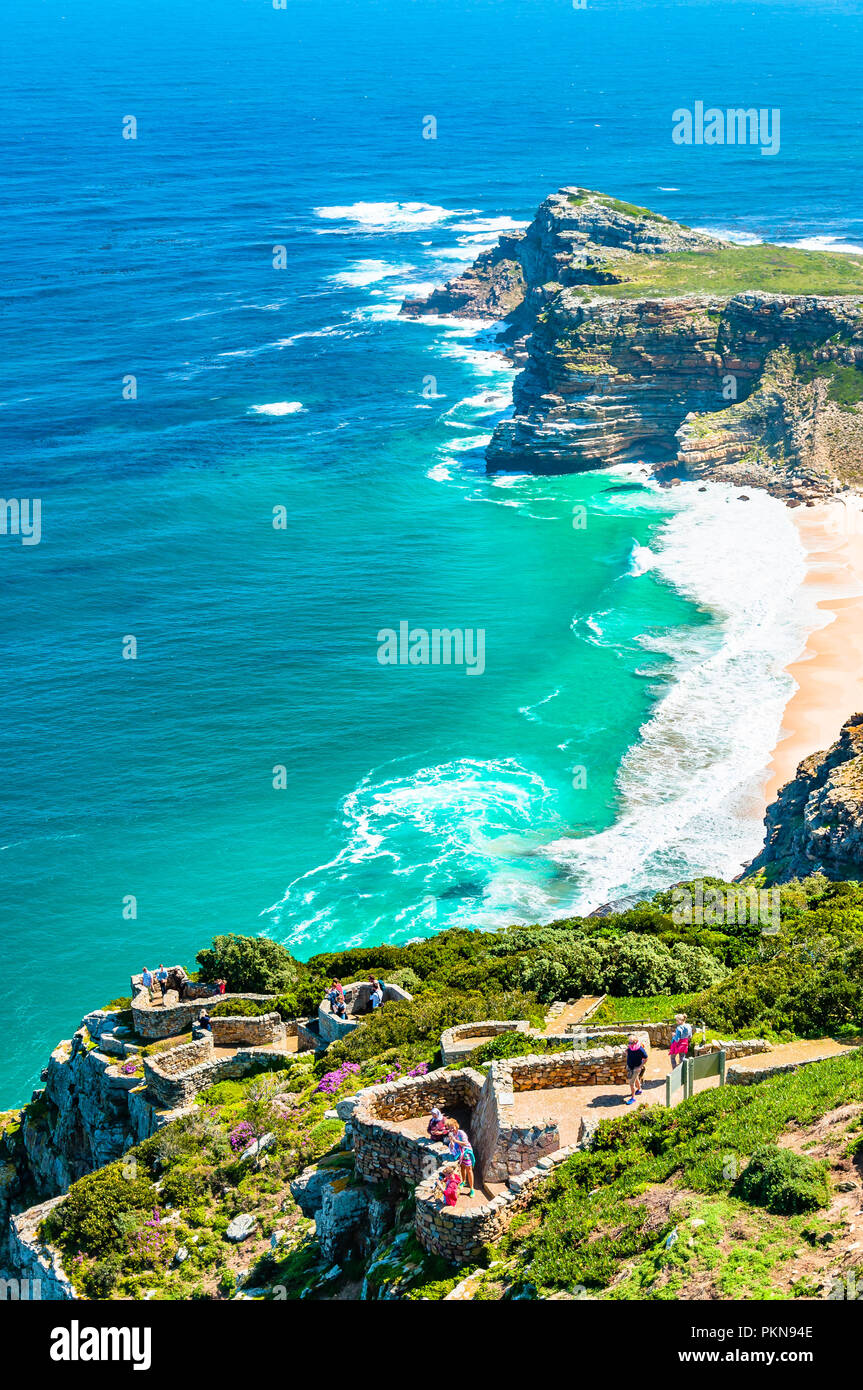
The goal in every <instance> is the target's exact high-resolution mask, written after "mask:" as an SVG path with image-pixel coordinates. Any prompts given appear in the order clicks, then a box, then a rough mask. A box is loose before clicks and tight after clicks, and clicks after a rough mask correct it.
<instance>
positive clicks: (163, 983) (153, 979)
mask: <svg viewBox="0 0 863 1390" xmlns="http://www.w3.org/2000/svg"><path fill="white" fill-rule="evenodd" d="M141 984H142V985H143V987H144V989H145V990H146V991H147V993H148V994H149V996H150V1000H151V1002H153V1003H155V1002H156V1001H157V1000H158V1001H159V1002H164V998H165V992H166V990H167V988H168V971H167V967H166V966H164V965H160V966H159V969H158V970H150V969H148V967H147V966H146V965H145V966H144V969H143V970H142V971H141Z"/></svg>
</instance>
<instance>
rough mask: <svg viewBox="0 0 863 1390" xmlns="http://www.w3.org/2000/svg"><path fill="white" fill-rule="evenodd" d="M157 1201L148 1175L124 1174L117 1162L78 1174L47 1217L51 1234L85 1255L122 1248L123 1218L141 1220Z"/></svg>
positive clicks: (125, 1223) (146, 1216) (124, 1234)
mask: <svg viewBox="0 0 863 1390" xmlns="http://www.w3.org/2000/svg"><path fill="white" fill-rule="evenodd" d="M158 1203H159V1194H158V1192H157V1191H156V1189H155V1187H154V1186H153V1184H152V1183H151V1182H150V1180H149V1178H142V1177H138V1178H131V1179H130V1178H126V1177H124V1176H123V1171H122V1168H121V1166H120V1165H119V1164H111V1165H110V1166H109V1167H107V1168H100V1169H98V1170H97V1171H96V1172H95V1173H88V1174H87V1176H86V1177H83V1178H79V1179H78V1181H77V1182H75V1183H73V1184H72V1186H71V1187H70V1188H69V1193H68V1196H67V1197H66V1200H65V1202H63V1203H61V1205H60V1206H59V1207H57V1208H56V1209H55V1210H54V1211H53V1212H52V1213H51V1215H50V1216H49V1217H48V1218H47V1224H48V1228H49V1231H50V1235H51V1237H53V1238H54V1239H57V1240H59V1241H60V1242H61V1243H62V1244H63V1245H64V1246H66V1247H71V1248H73V1249H75V1250H80V1251H83V1252H84V1253H86V1254H88V1255H102V1254H106V1253H108V1252H110V1251H121V1250H124V1249H125V1247H126V1244H127V1236H126V1230H127V1229H128V1225H129V1222H128V1220H127V1218H130V1217H131V1218H132V1219H133V1220H134V1219H135V1218H140V1220H141V1221H142V1222H143V1221H144V1220H146V1219H148V1218H149V1217H150V1215H151V1214H152V1212H153V1210H154V1208H155V1207H156V1206H157V1205H158Z"/></svg>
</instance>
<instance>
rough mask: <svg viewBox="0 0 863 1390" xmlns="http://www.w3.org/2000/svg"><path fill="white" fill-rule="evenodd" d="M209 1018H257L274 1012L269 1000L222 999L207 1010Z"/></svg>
mask: <svg viewBox="0 0 863 1390" xmlns="http://www.w3.org/2000/svg"><path fill="white" fill-rule="evenodd" d="M208 1012H209V1014H210V1017H211V1018H259V1017H260V1016H261V1015H262V1014H271V1013H274V1012H275V1009H274V1007H273V1003H272V1001H271V1000H269V999H223V1000H222V1002H221V1004H214V1005H213V1007H212V1009H209V1010H208Z"/></svg>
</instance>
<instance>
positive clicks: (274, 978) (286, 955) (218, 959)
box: [197, 935, 300, 994]
mask: <svg viewBox="0 0 863 1390" xmlns="http://www.w3.org/2000/svg"><path fill="white" fill-rule="evenodd" d="M197 959H198V965H199V966H200V975H201V978H202V979H205V980H218V979H224V980H225V981H226V982H227V988H228V991H229V993H231V994H246V993H248V994H279V993H281V992H282V991H283V990H290V989H291V987H292V986H293V985H295V984H296V982H297V980H298V978H299V975H300V970H299V967H298V964H297V962H296V961H295V960H294V958H293V956H292V955H291V954H290V952H288V951H287V950H286V949H285V947H284V946H282V945H280V944H279V942H278V941H271V940H270V938H269V937H268V936H236V935H230V936H216V937H214V938H213V944H212V946H209V947H206V948H205V949H204V950H203V951H199V952H198V957H197Z"/></svg>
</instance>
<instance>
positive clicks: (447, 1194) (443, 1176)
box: [434, 1163, 461, 1207]
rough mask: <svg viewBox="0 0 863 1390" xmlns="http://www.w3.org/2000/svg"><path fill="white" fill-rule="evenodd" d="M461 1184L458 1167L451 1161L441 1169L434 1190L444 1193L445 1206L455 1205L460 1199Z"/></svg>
mask: <svg viewBox="0 0 863 1390" xmlns="http://www.w3.org/2000/svg"><path fill="white" fill-rule="evenodd" d="M460 1186H461V1183H460V1181H459V1172H458V1167H457V1165H456V1164H455V1163H450V1164H447V1166H446V1167H445V1168H441V1169H440V1171H439V1173H438V1177H437V1181H436V1183H435V1188H434V1190H435V1192H440V1193H442V1195H443V1201H444V1206H445V1207H454V1206H455V1204H456V1202H457V1201H458V1190H459V1188H460Z"/></svg>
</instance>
